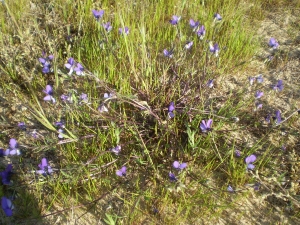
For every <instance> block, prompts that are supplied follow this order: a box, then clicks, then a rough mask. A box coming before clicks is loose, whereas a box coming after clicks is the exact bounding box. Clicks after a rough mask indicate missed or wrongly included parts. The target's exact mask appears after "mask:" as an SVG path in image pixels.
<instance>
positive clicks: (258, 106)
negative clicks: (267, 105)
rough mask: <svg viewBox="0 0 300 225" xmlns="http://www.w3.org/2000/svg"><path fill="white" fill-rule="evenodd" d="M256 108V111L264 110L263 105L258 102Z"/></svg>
mask: <svg viewBox="0 0 300 225" xmlns="http://www.w3.org/2000/svg"><path fill="white" fill-rule="evenodd" d="M255 106H256V109H257V110H258V109H261V108H262V106H263V104H262V103H259V102H257V103H255Z"/></svg>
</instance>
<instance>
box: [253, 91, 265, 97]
mask: <svg viewBox="0 0 300 225" xmlns="http://www.w3.org/2000/svg"><path fill="white" fill-rule="evenodd" d="M263 95H264V93H263V92H262V91H257V92H256V93H255V98H256V99H259V98H261V97H262V96H263Z"/></svg>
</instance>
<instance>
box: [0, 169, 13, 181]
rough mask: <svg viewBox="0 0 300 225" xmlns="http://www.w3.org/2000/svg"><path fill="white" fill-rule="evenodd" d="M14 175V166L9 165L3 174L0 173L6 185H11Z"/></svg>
mask: <svg viewBox="0 0 300 225" xmlns="http://www.w3.org/2000/svg"><path fill="white" fill-rule="evenodd" d="M11 175H12V164H8V165H7V167H6V169H5V170H4V171H2V172H0V176H1V177H2V183H3V184H4V185H10V184H11V182H10V178H11Z"/></svg>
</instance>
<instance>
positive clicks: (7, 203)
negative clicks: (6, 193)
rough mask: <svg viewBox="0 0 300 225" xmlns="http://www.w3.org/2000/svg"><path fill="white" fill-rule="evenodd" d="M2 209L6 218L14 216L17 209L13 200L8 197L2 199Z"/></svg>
mask: <svg viewBox="0 0 300 225" xmlns="http://www.w3.org/2000/svg"><path fill="white" fill-rule="evenodd" d="M1 207H2V209H3V211H4V213H5V215H6V216H12V214H13V209H14V208H15V207H14V205H13V204H12V202H11V200H10V199H9V198H6V197H2V198H1Z"/></svg>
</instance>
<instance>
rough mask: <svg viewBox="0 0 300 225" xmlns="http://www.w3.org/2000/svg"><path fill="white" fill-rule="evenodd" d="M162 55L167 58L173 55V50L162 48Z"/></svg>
mask: <svg viewBox="0 0 300 225" xmlns="http://www.w3.org/2000/svg"><path fill="white" fill-rule="evenodd" d="M163 52H164V55H165V56H166V57H168V58H172V57H173V50H170V51H168V50H167V49H164V51H163Z"/></svg>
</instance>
